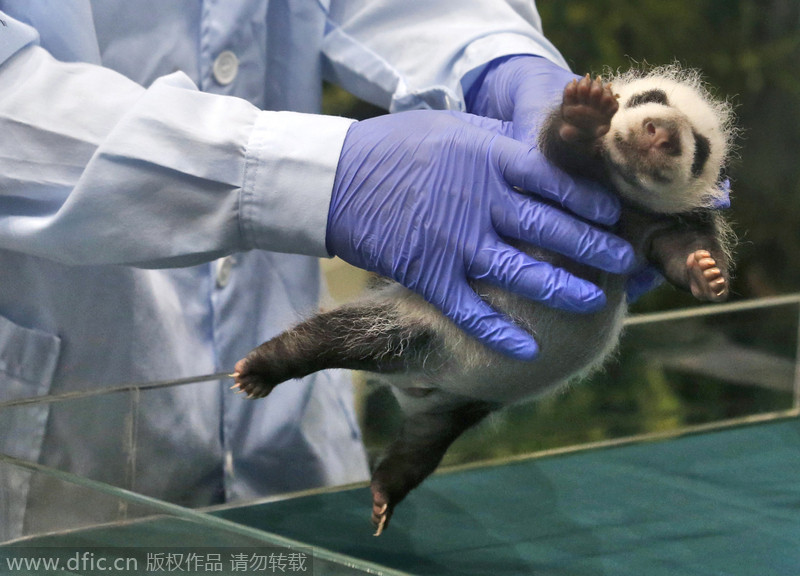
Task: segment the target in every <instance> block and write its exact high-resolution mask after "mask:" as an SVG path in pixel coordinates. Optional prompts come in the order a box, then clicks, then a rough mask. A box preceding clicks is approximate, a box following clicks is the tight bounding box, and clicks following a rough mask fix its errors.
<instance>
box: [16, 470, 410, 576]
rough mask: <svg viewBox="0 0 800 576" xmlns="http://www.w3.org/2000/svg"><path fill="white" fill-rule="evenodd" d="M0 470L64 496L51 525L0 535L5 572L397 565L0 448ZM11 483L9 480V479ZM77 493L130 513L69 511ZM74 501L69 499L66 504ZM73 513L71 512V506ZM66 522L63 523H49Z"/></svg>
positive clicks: (311, 570)
mask: <svg viewBox="0 0 800 576" xmlns="http://www.w3.org/2000/svg"><path fill="white" fill-rule="evenodd" d="M0 476H2V477H3V479H4V480H9V479H11V478H15V479H16V482H17V484H18V485H21V484H23V483H25V482H48V483H49V485H50V486H51V487H52V490H53V492H54V493H56V494H59V495H61V496H62V498H61V499H60V500H59V499H53V501H52V502H50V503H49V506H50V518H51V519H52V520H53V522H52V523H51V524H49V525H48V526H47V529H45V530H41V528H42V526H37V525H35V524H31V523H29V522H26V521H24V519H23V517H22V516H21V515H20V514H16V515H14V514H9V512H10V510H6V511H5V512H6V517H7V518H17V519H21V520H23V530H22V536H21V537H16V538H13V539H10V540H9V539H4V540H5V541H3V542H0V573H3V574H5V573H13V572H19V573H21V574H23V573H24V574H57V573H72V574H82V575H86V576H90V575H94V574H103V573H109V572H110V571H111V572H113V573H116V574H123V573H126V572H130V573H132V574H144V573H159V572H182V573H191V574H203V573H206V572H208V573H216V574H234V573H239V574H241V573H264V574H271V573H286V574H314V575H315V576H320V575H342V576H346V575H360V574H378V575H380V574H384V575H386V576H404V575H403V574H402V573H400V572H396V571H392V570H388V569H383V568H380V567H376V566H374V565H372V564H371V563H369V562H365V561H357V560H354V559H352V558H350V557H348V556H344V555H341V554H336V553H332V552H329V551H327V550H323V549H319V548H315V547H312V546H309V545H304V544H303V543H300V542H296V541H292V540H289V539H286V538H282V537H281V536H278V535H275V534H270V533H268V532H264V531H261V530H258V529H255V528H250V527H247V526H243V525H240V524H237V523H235V522H231V521H229V520H226V519H224V518H219V517H216V516H211V515H208V514H205V513H203V512H199V511H196V510H191V509H188V508H183V507H180V506H177V505H174V504H169V503H166V502H160V501H158V500H155V499H152V498H148V497H146V496H142V495H139V494H135V493H132V492H128V491H125V490H120V489H118V488H115V487H113V486H110V485H106V484H103V483H100V482H96V481H92V480H87V479H85V478H80V477H77V476H74V475H71V474H69V473H65V472H62V471H59V470H55V469H51V468H47V467H44V466H41V465H37V464H32V463H28V462H24V461H20V460H17V459H14V458H12V457H9V456H5V455H0ZM4 485H6V483H4ZM67 499H78V500H81V501H83V502H85V503H86V506H87V507H88V508H94V507H96V508H100V509H106V508H112V507H117V508H119V509H120V510H124V516H125V517H126V519H125V520H117V521H114V522H92V520H91V518H90V517H89V515H87V516H85V517H83V518H82V519H81V521H76V520H75V519H72V518H69V517H68V516H67V515H66V514H65V513H64V509H63V508H62V507H60V506H59V501H61V502H66V501H67ZM67 509H69V507H67ZM67 514H68V512H67ZM57 525H61V527H62V529H56V530H53V529H52V528H53V527H55V526H57Z"/></svg>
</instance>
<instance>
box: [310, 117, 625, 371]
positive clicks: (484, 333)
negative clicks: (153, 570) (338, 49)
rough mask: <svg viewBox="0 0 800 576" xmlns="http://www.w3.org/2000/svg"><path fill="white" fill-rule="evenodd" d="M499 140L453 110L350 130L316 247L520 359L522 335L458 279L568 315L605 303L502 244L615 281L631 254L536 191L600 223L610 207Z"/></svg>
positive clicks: (528, 342)
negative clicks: (565, 259)
mask: <svg viewBox="0 0 800 576" xmlns="http://www.w3.org/2000/svg"><path fill="white" fill-rule="evenodd" d="M504 134H505V135H506V136H504ZM507 135H510V126H509V125H508V124H507V123H502V122H499V121H495V120H491V119H487V118H480V117H475V116H471V115H468V114H458V113H455V112H437V111H414V112H403V113H398V114H391V115H387V116H381V117H378V118H373V119H370V120H364V121H362V122H356V123H354V124H353V125H352V126H351V127H350V129H349V131H348V133H347V136H346V137H345V141H344V145H343V148H342V152H341V155H340V158H339V165H338V168H337V171H336V177H335V182H334V187H333V194H332V198H331V206H330V211H329V214H328V228H327V237H326V242H327V248H328V252H329V253H331V254H332V255H336V256H339V257H340V258H342V259H343V260H345V261H347V262H349V263H351V264H353V265H355V266H358V267H360V268H364V269H367V270H370V271H373V272H377V273H379V274H382V275H384V276H387V277H389V278H392V279H394V280H396V281H397V282H399V283H401V284H403V285H404V286H406V287H408V288H410V289H411V290H414V291H416V292H417V293H419V294H421V295H422V296H423V297H424V298H425V299H426V300H428V301H429V302H431V303H433V304H434V305H435V306H437V307H438V308H439V309H440V310H442V312H443V313H444V314H445V315H446V316H447V317H448V318H450V319H451V320H453V321H454V322H455V323H456V324H457V325H458V326H460V327H461V328H462V329H463V330H464V331H465V332H467V333H468V334H470V335H472V336H474V337H476V338H478V339H479V340H480V341H482V342H483V343H484V344H486V345H487V346H489V347H491V348H493V349H495V350H498V351H500V352H502V353H505V354H508V355H510V356H512V357H515V358H519V359H531V358H533V357H535V356H536V353H537V350H538V349H537V346H536V343H535V342H534V340H533V338H532V337H531V336H530V335H529V334H528V333H527V332H525V331H524V330H522V329H521V328H519V327H517V326H515V325H514V324H513V323H512V322H511V321H510V320H509V319H508V318H506V317H505V316H503V315H502V314H499V313H498V312H496V311H495V310H493V309H492V308H491V307H490V306H489V305H488V304H486V303H485V302H484V301H483V300H482V299H481V298H480V297H479V296H478V295H477V294H476V293H475V292H474V291H473V290H472V288H471V287H470V285H469V281H470V280H482V281H486V282H490V283H493V284H495V285H498V286H500V287H503V288H505V289H507V290H510V291H512V292H515V293H518V294H521V295H523V296H526V297H528V298H532V299H534V300H538V301H541V302H544V303H546V304H548V305H550V306H554V307H558V308H563V309H566V310H573V311H578V312H591V311H594V310H597V309H598V308H600V307H602V306H603V305H604V303H605V295H604V294H603V293H602V291H600V290H599V289H598V288H597V287H596V286H594V285H593V284H590V283H588V282H586V281H584V280H581V279H579V278H577V277H574V276H572V275H570V274H568V273H567V272H565V271H563V270H560V269H555V268H553V267H552V266H550V265H549V264H546V263H543V262H538V261H536V260H534V259H533V258H531V257H529V256H527V255H525V254H524V253H522V252H520V251H519V250H517V249H514V248H512V247H511V246H509V245H508V244H506V243H505V242H504V241H503V240H502V238H513V239H518V240H522V241H524V242H527V243H531V244H535V245H539V246H541V247H543V248H547V249H551V250H554V251H556V252H560V253H563V254H566V255H568V256H569V257H571V258H573V259H574V260H576V261H579V262H582V263H585V264H589V265H592V266H596V267H598V268H601V269H603V270H607V271H610V272H615V273H622V272H626V271H627V270H628V269H629V268H630V267H631V266H632V265H633V262H634V256H633V251H632V249H631V247H630V246H629V245H628V244H627V243H625V242H623V241H622V240H620V239H618V238H617V237H615V236H613V235H611V234H609V233H606V232H603V231H601V230H599V229H596V228H594V227H592V226H591V225H589V224H587V223H585V222H583V221H581V220H579V219H577V218H575V217H573V216H571V215H569V214H567V213H566V212H563V211H561V210H559V209H558V208H556V207H554V206H552V204H550V203H545V202H542V201H541V200H539V199H537V196H536V195H538V196H540V197H542V198H545V199H547V200H550V201H553V202H556V203H558V204H561V205H562V206H564V207H565V208H567V209H568V210H570V211H572V212H574V213H575V214H577V215H579V216H581V217H583V218H586V219H589V220H593V221H595V222H599V223H602V224H613V223H614V222H615V221H616V220H617V218H618V216H619V203H618V201H617V200H616V199H614V198H613V197H612V196H611V195H609V194H608V193H607V192H605V191H604V190H602V189H601V188H600V187H598V186H597V185H593V184H589V183H587V182H585V181H576V180H574V179H572V178H570V177H568V176H566V175H564V174H563V173H562V172H560V171H559V170H556V169H555V168H553V167H551V165H550V164H549V163H548V162H547V161H545V160H544V158H543V157H542V155H541V154H540V153H539V152H538V151H537V150H535V149H532V148H531V147H530V146H526V145H524V144H521V143H519V142H517V141H515V140H513V139H511V138H509V137H507ZM514 187H516V188H518V189H520V190H526V191H530V192H531V193H532V194H534V195H533V196H532V195H528V194H526V193H522V192H519V191H516V190H515V188H514Z"/></svg>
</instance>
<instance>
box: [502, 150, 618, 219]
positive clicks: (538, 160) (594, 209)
mask: <svg viewBox="0 0 800 576" xmlns="http://www.w3.org/2000/svg"><path fill="white" fill-rule="evenodd" d="M493 153H494V154H495V161H496V162H497V163H498V164H497V165H498V166H499V168H500V172H501V174H502V176H503V178H504V179H505V180H506V182H507V183H508V184H509V185H510V186H512V187H513V188H516V189H518V190H520V191H522V192H527V193H530V194H535V195H538V196H541V197H542V198H545V199H547V200H551V201H553V202H556V203H558V204H559V205H561V206H563V207H564V208H566V209H567V210H569V211H570V212H573V213H574V214H577V215H578V216H581V217H582V218H586V219H588V220H591V221H593V222H597V223H598V224H604V225H611V224H614V223H616V222H617V220H619V215H620V203H619V199H618V198H616V197H615V196H614V195H613V194H611V193H610V192H609V191H608V190H606V189H605V188H604V187H603V186H601V185H600V184H598V183H596V182H592V181H590V180H585V179H582V178H573V177H572V176H569V175H567V174H566V173H565V172H563V171H562V170H560V169H558V168H556V167H555V166H553V165H552V164H550V162H548V161H547V160H546V159H545V158H544V156H542V154H541V152H539V151H538V150H537V149H535V148H531V147H529V146H526V145H525V144H522V143H520V142H517V141H516V140H511V139H508V138H504V137H502V136H498V137H497V138H496V139H495V141H494V142H493Z"/></svg>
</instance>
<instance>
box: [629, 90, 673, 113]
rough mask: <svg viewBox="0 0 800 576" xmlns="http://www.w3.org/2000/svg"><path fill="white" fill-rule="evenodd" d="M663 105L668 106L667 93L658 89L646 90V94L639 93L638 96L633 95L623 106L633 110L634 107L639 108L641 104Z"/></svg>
mask: <svg viewBox="0 0 800 576" xmlns="http://www.w3.org/2000/svg"><path fill="white" fill-rule="evenodd" d="M650 103H655V104H663V105H664V106H669V102H668V101H667V93H666V92H664V91H663V90H659V89H658V88H653V89H652V90H648V91H647V92H640V93H639V94H634V95H633V96H631V97H630V99H629V100H628V103H627V104H625V107H626V108H635V107H636V106H641V105H642V104H650Z"/></svg>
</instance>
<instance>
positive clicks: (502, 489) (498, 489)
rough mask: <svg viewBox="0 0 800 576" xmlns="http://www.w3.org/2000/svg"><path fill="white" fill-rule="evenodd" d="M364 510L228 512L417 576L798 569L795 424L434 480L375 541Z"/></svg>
mask: <svg viewBox="0 0 800 576" xmlns="http://www.w3.org/2000/svg"><path fill="white" fill-rule="evenodd" d="M368 503H369V495H368V491H367V490H366V489H364V490H356V491H347V492H341V493H336V494H326V495H320V496H313V497H305V498H301V499H296V500H287V501H283V502H276V503H271V504H266V505H262V506H256V507H248V508H243V509H240V510H232V511H228V512H226V513H225V514H224V515H225V517H227V518H229V519H235V520H237V521H238V522H242V523H247V524H250V525H252V526H259V527H263V528H265V529H269V530H271V531H274V532H278V533H280V534H282V535H285V536H289V537H292V538H295V539H298V540H302V541H304V542H310V543H312V544H314V545H318V546H322V547H325V548H328V549H331V550H336V551H339V552H342V553H345V554H349V555H352V556H355V557H358V558H364V559H367V560H370V561H372V562H375V563H378V564H384V565H387V566H390V567H393V568H395V569H399V570H404V571H407V572H410V573H413V574H431V575H433V574H436V575H449V574H453V575H460V576H468V575H472V574H475V575H482V576H486V575H493V576H501V575H509V576H510V575H517V574H520V575H521V574H527V575H530V574H543V575H552V576H555V575H565V576H566V575H569V576H578V575H582V574H586V575H589V574H591V575H593V576H597V575H605V574H607V575H609V576H611V575H613V576H622V575H630V576H643V575H647V576H657V575H660V574H664V575H665V576H666V575H669V576H676V575H693V576H701V575H706V574H708V575H712V574H713V575H725V576H734V575H742V576H745V575H746V576H765V575H781V576H783V575H786V576H788V575H794V574H800V420H798V419H791V420H784V421H781V422H778V423H771V424H761V425H753V426H745V427H740V428H735V429H728V430H725V431H718V432H713V433H706V434H699V435H691V436H684V437H680V438H676V439H672V440H669V441H661V442H650V443H641V444H633V445H626V446H621V447H617V448H611V449H603V450H593V451H587V452H582V453H576V454H571V455H564V456H559V457H552V458H542V459H534V460H528V461H525V462H518V463H515V464H508V465H503V466H498V467H489V468H482V469H475V470H470V471H465V472H458V473H452V474H443V475H439V476H437V477H434V478H432V479H430V481H428V482H427V483H426V484H424V485H423V486H422V487H421V488H419V489H418V490H417V491H416V492H415V493H413V494H412V495H411V496H410V497H409V498H408V500H407V501H405V502H404V503H403V504H402V505H401V506H400V507H399V508H398V511H397V513H396V514H395V516H394V518H393V522H392V526H391V528H390V529H389V530H388V531H387V532H386V533H385V534H384V535H383V536H381V537H380V538H373V537H371V536H369V534H370V526H369V525H368V524H367V523H366V520H365V518H366V517H367V514H368Z"/></svg>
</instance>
